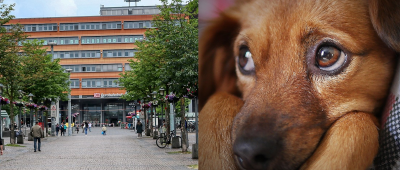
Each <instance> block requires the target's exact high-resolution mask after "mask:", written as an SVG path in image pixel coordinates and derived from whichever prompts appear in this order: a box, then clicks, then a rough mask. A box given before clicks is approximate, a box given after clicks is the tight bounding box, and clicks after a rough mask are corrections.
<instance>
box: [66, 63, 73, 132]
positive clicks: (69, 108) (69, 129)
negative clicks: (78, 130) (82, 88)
mask: <svg viewBox="0 0 400 170" xmlns="http://www.w3.org/2000/svg"><path fill="white" fill-rule="evenodd" d="M65 71H67V72H68V73H69V75H68V82H70V81H71V74H70V73H71V71H72V69H70V68H69V69H65ZM69 88H71V84H69ZM70 91H71V90H70ZM68 136H72V129H71V92H68Z"/></svg>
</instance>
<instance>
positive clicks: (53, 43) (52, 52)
mask: <svg viewBox="0 0 400 170" xmlns="http://www.w3.org/2000/svg"><path fill="white" fill-rule="evenodd" d="M47 44H48V45H50V46H51V62H53V60H54V50H53V46H55V45H57V43H56V42H53V41H51V42H49V43H47Z"/></svg>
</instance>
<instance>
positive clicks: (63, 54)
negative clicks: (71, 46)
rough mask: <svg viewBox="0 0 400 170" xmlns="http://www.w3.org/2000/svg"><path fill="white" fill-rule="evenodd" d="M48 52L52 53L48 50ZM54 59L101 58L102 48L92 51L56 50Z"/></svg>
mask: <svg viewBox="0 0 400 170" xmlns="http://www.w3.org/2000/svg"><path fill="white" fill-rule="evenodd" d="M47 54H51V51H48V52H47ZM53 58H54V59H56V58H100V50H92V51H54V56H53Z"/></svg>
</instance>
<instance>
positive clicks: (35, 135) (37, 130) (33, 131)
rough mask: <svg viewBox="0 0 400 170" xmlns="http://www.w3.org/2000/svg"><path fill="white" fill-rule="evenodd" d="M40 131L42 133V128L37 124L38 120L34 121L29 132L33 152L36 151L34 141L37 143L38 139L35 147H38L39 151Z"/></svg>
mask: <svg viewBox="0 0 400 170" xmlns="http://www.w3.org/2000/svg"><path fill="white" fill-rule="evenodd" d="M42 133H43V130H42V128H41V127H40V126H39V122H36V125H35V126H33V127H32V129H31V134H32V137H33V139H34V142H33V146H34V149H35V152H36V143H37V141H39V143H38V145H37V146H38V147H37V148H38V149H39V152H40V144H41V142H40V138H41V137H42Z"/></svg>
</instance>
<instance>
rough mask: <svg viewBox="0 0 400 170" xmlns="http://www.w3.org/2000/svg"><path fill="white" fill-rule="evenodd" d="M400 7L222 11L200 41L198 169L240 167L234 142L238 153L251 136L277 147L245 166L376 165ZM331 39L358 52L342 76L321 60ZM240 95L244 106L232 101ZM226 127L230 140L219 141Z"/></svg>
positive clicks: (311, 5)
mask: <svg viewBox="0 0 400 170" xmlns="http://www.w3.org/2000/svg"><path fill="white" fill-rule="evenodd" d="M388 6H390V8H386V7H388ZM399 7H400V5H399V3H398V2H397V1H395V0H392V1H390V0H384V1H378V0H371V1H369V2H368V1H366V0H324V1H322V0H321V1H318V0H315V1H314V0H302V1H293V0H287V1H285V0H283V1H264V0H248V1H240V3H237V5H236V6H233V7H232V8H230V9H228V10H227V11H225V12H223V13H222V14H221V16H220V17H219V18H217V19H216V20H214V21H213V22H212V23H211V24H210V26H209V27H207V28H206V29H205V30H204V31H203V34H202V35H201V39H200V48H199V49H200V53H199V55H200V56H199V86H200V93H199V94H200V96H199V105H200V108H202V107H203V106H204V109H202V110H201V113H200V116H201V117H200V120H201V121H202V122H201V124H200V125H201V126H200V127H199V128H200V131H201V134H200V142H199V144H200V145H199V167H200V168H201V169H203V168H204V169H209V168H212V169H231V168H232V166H231V165H229V166H227V165H222V163H221V162H223V164H233V158H232V155H233V154H238V153H237V151H235V153H234V152H233V151H232V150H231V152H227V151H226V146H225V145H232V147H233V150H235V147H236V149H237V148H240V147H241V146H243V145H242V143H246V142H248V141H252V142H253V143H251V144H256V145H257V147H258V144H257V143H260V142H264V143H266V144H263V145H260V147H258V148H254V150H256V149H260V150H266V151H268V152H269V153H268V155H267V157H268V161H267V162H268V163H252V164H251V163H246V162H245V163H242V164H244V166H246V167H247V168H248V169H298V168H301V169H327V168H332V169H365V168H367V167H368V166H369V165H370V164H371V163H372V160H373V158H374V156H375V155H376V153H377V149H378V137H377V136H378V133H377V129H376V126H375V125H376V124H377V123H376V122H377V120H376V117H375V116H376V115H378V113H379V111H380V109H381V107H382V105H383V102H384V99H385V97H386V95H387V92H388V89H389V86H390V82H391V79H392V76H393V72H394V68H395V63H396V62H395V60H396V58H395V56H396V52H399V51H400V13H399V10H398V9H399ZM383 9H384V10H383ZM386 9H394V10H392V11H390V10H386ZM382 20H383V21H382ZM325 39H329V40H330V41H333V42H334V43H335V44H336V45H337V46H339V47H340V48H341V50H343V51H344V52H345V53H346V54H347V55H348V56H349V57H348V59H349V62H347V65H345V66H344V69H343V70H342V71H340V72H338V73H335V74H331V73H324V72H321V71H320V70H319V69H318V68H316V67H315V65H313V62H314V59H313V56H314V55H315V54H316V50H317V47H318V45H319V44H320V43H321V42H322V41H324V40H325ZM241 45H247V46H248V47H249V49H250V51H251V53H252V58H253V60H254V65H255V71H254V73H252V74H251V75H243V74H241V72H240V71H239V69H238V67H237V66H236V65H237V64H236V63H237V61H235V59H236V56H238V53H239V47H240V46H241ZM217 92H225V93H228V94H231V95H225V94H224V95H222V94H221V93H217ZM212 95H214V97H213V100H212V104H209V103H207V104H205V103H206V101H207V100H208V98H209V97H210V96H212ZM220 95H222V97H218V96H220ZM218 98H220V99H222V98H224V99H225V100H222V101H223V102H222V103H219V100H216V99H218ZM240 100H241V101H243V106H241V104H240V105H239V107H240V111H238V112H236V111H235V110H237V109H238V106H237V104H234V103H229V101H236V102H237V101H240ZM218 107H228V108H229V107H233V108H234V109H232V110H230V111H228V110H224V109H223V108H218ZM216 115H218V116H217V118H215V116H216ZM221 115H226V117H224V116H221ZM373 115H375V116H373ZM205 118H208V119H215V120H214V121H212V122H213V123H210V122H211V121H204V119H205ZM227 120H228V121H227ZM215 121H217V122H218V121H223V122H224V123H220V124H218V123H216V122H215ZM231 121H232V122H231ZM215 124H217V125H215ZM225 126H226V127H231V126H232V132H231V136H229V135H223V137H220V138H219V137H217V136H218V134H220V133H226V132H221V129H220V128H222V127H225ZM254 141H255V142H254ZM365 141H367V142H365ZM230 142H231V143H230ZM202 143H207V146H206V145H204V144H202ZM208 144H210V145H211V146H209V145H208ZM251 144H246V145H245V146H252V147H255V146H253V145H251ZM222 147H223V148H224V149H222ZM218 148H219V149H218ZM228 148H229V147H228ZM252 149H253V148H252ZM252 149H250V150H252ZM248 150H249V149H247V150H246V151H248ZM271 150H273V151H271ZM221 151H223V152H221ZM209 154H215V155H220V156H217V157H210V156H209ZM221 155H224V156H221ZM247 156H248V155H245V156H244V157H243V160H245V161H249V160H251V159H253V157H251V156H248V157H247ZM234 157H235V156H234ZM218 162H220V163H218ZM227 167H229V168H227ZM238 167H240V166H238Z"/></svg>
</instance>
